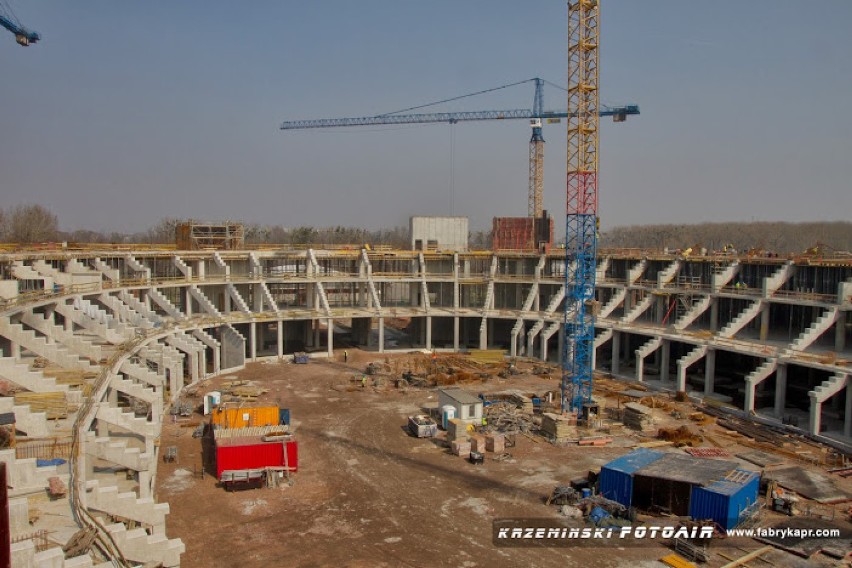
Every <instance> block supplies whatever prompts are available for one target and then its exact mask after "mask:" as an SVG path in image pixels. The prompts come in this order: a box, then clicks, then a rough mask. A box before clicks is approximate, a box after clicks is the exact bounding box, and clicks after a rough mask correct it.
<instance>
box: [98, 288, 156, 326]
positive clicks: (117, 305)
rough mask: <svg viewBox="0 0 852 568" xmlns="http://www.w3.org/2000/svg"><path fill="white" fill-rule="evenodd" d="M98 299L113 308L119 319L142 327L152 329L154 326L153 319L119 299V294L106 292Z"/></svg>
mask: <svg viewBox="0 0 852 568" xmlns="http://www.w3.org/2000/svg"><path fill="white" fill-rule="evenodd" d="M98 299H99V300H100V302H101V303H102V304H103V305H105V306H106V307H107V308H109V309H110V310H112V313H113V314H114V315H115V317H117V318H118V319H119V321H121V322H123V323H126V324H129V325H131V326H133V327H137V328H140V329H151V328H153V327H154V323H153V322H152V321H151V320H149V319H148V318H146V317H145V316H143V315H142V314H140V313H139V312H137V311H136V310H134V309H133V308H131V307H130V306H128V305H127V304H125V303H124V302H122V301H121V300H119V299H118V297H117V296H113V295H111V294H106V293H104V294H101V295H100V296H99V297H98Z"/></svg>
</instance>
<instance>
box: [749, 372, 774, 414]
mask: <svg viewBox="0 0 852 568" xmlns="http://www.w3.org/2000/svg"><path fill="white" fill-rule="evenodd" d="M777 368H778V359H767V360H766V361H764V362H763V363H762V364H761V365H759V366H758V367H757V368H756V369H755V370H754V371H752V372H751V373H749V374H748V375H747V376H746V378H745V383H746V387H745V411H746V412H751V411H753V410H754V389H755V388H756V387H757V385H759V384H760V383H762V382H763V381H765V380H766V379H768V378H769V377H770V376H771V375H772V373H774V372H775V370H776V369H777Z"/></svg>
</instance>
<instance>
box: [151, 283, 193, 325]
mask: <svg viewBox="0 0 852 568" xmlns="http://www.w3.org/2000/svg"><path fill="white" fill-rule="evenodd" d="M148 297H149V298H150V299H151V301H152V302H154V303H155V304H157V305H158V306H160V309H162V310H163V311H164V312H165V313H166V315H167V316H169V317H171V318H174V319H176V320H181V319H183V318H184V317H186V316H184V314H183V312H181V311H180V310H179V309H177V306H175V305H174V304H173V303H172V302H171V301H170V300H169V299H168V298H166V297H165V296H164V295H163V293H162V292H160V291H159V290H157V289H156V288H151V289H149V290H148Z"/></svg>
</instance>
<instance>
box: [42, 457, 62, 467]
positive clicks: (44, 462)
mask: <svg viewBox="0 0 852 568" xmlns="http://www.w3.org/2000/svg"><path fill="white" fill-rule="evenodd" d="M64 463H65V460H64V459H62V458H53V459H52V460H36V467H47V466H50V465H62V464H64Z"/></svg>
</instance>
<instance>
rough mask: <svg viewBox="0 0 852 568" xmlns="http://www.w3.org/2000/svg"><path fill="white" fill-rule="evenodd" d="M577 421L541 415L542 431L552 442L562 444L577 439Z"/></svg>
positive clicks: (551, 415) (558, 416) (546, 414)
mask: <svg viewBox="0 0 852 568" xmlns="http://www.w3.org/2000/svg"><path fill="white" fill-rule="evenodd" d="M576 425H577V419H576V418H573V417H567V416H561V415H559V414H552V413H550V412H545V413H544V414H542V415H541V431H542V432H543V433H544V434H545V436H547V437H548V438H550V440H551V441H552V442H555V443H562V442H566V441H568V440H570V439H572V438H575V437H576V434H577V431H576V428H575V426H576Z"/></svg>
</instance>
